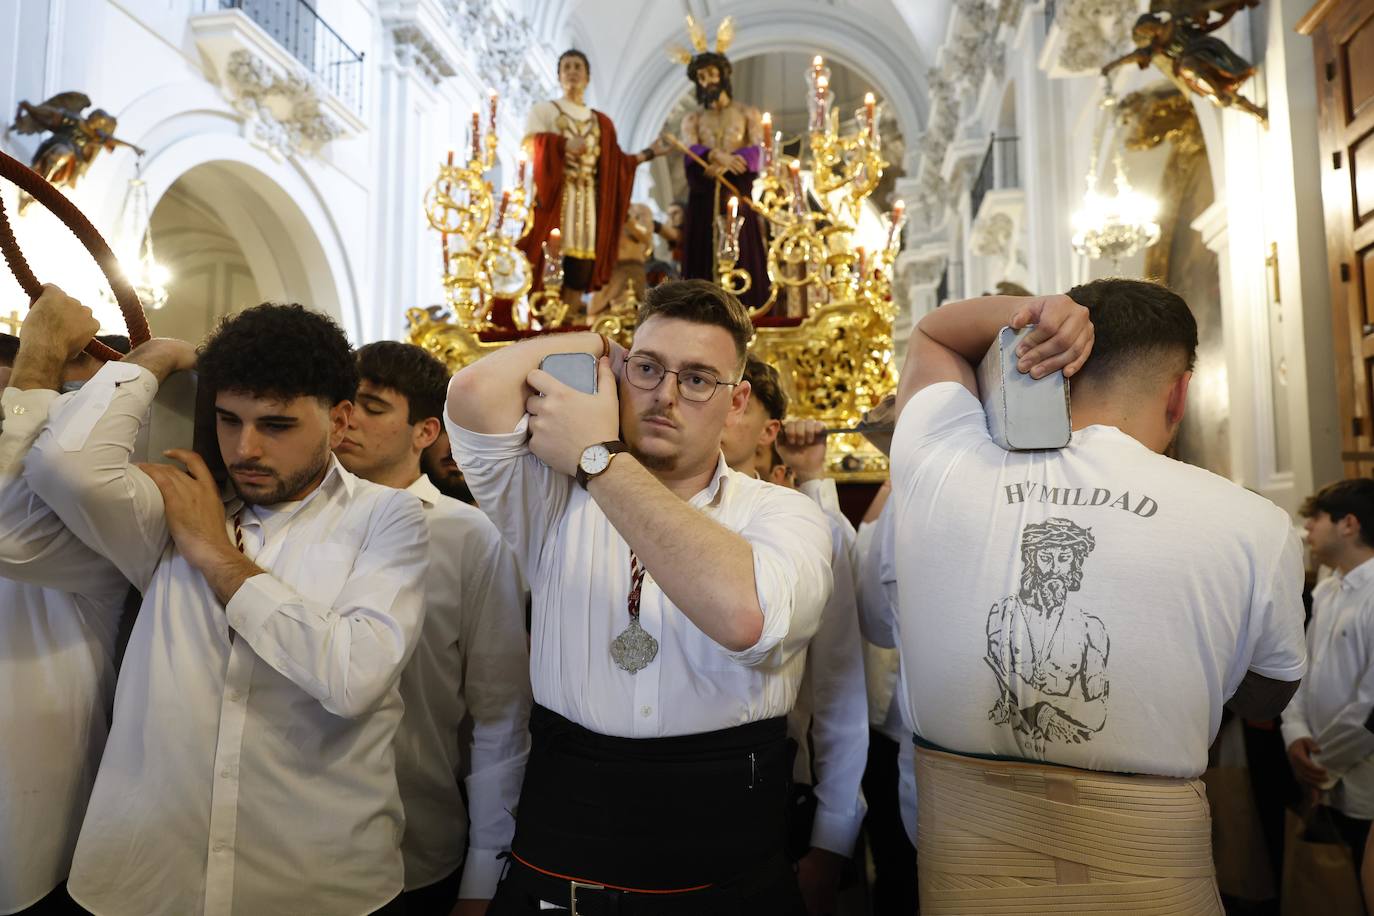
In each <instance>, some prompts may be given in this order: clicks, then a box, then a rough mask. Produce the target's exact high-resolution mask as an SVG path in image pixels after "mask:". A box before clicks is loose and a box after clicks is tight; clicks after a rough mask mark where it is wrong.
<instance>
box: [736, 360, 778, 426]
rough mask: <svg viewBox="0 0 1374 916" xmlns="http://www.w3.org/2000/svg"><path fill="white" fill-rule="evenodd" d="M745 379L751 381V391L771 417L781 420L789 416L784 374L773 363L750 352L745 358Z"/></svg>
mask: <svg viewBox="0 0 1374 916" xmlns="http://www.w3.org/2000/svg"><path fill="white" fill-rule="evenodd" d="M744 380H745V381H746V382H748V383H749V393H750V394H751V395H753V396H754V397H756V398H758V399H759V403H760V404H762V405H763V409H764V410H765V411H767V412H768V416H769V417H771V418H772V419H774V420H781V419H782V418H783V417H785V416H787V392H786V391H783V390H782V376H781V375H779V374H778V370H777V368H776V367H774V366H773V364H772V363H766V362H764V361H763V360H761V359H759V358H758V357H757V356H755V355H754V354H752V353H750V354H749V355H748V356H747V357H745V360H744Z"/></svg>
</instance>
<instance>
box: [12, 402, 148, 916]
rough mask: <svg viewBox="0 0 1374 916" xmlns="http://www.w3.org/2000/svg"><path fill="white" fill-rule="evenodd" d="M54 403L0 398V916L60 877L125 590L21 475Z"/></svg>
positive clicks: (90, 765)
mask: <svg viewBox="0 0 1374 916" xmlns="http://www.w3.org/2000/svg"><path fill="white" fill-rule="evenodd" d="M56 397H57V392H55V391H41V390H39V391H20V390H18V389H17V388H8V389H6V390H5V393H4V397H3V401H0V408H2V409H3V416H4V419H3V422H2V423H0V577H3V578H0V697H2V698H3V699H0V913H14V912H17V911H19V910H22V909H25V908H26V907H28V906H31V905H32V904H34V903H37V902H38V901H39V900H40V899H42V898H43V897H45V896H47V894H48V893H49V892H50V891H52V889H53V888H55V887H56V886H57V885H59V884H61V883H62V882H63V881H65V880H66V878H67V871H68V869H69V868H70V866H71V861H72V850H74V849H75V848H76V837H77V833H78V831H79V830H80V829H81V819H82V817H83V816H85V813H86V802H87V799H89V798H90V794H91V785H92V783H94V782H95V771H96V767H98V766H99V765H100V752H101V750H102V749H103V748H104V746H105V735H106V733H107V731H108V730H109V723H110V703H111V701H112V699H113V697H114V682H115V671H114V648H115V636H116V632H117V630H118V627H119V616H120V612H121V611H122V610H123V607H124V596H125V594H126V593H127V592H128V590H129V584H128V583H127V582H125V581H124V577H123V576H121V575H120V574H119V570H117V569H115V567H114V566H113V565H112V564H111V563H109V562H108V561H107V560H105V559H104V558H103V557H101V556H100V555H99V554H97V553H95V552H94V551H93V550H91V549H90V548H89V547H87V546H86V545H85V544H83V543H81V541H80V540H78V539H77V537H76V536H75V535H73V534H72V533H71V532H70V531H68V530H67V529H66V527H65V526H64V525H63V524H62V522H61V520H60V519H58V517H57V515H56V514H55V513H53V511H52V510H51V509H49V508H48V507H47V506H46V505H45V504H44V503H43V501H42V500H40V499H39V498H38V497H37V496H35V495H34V494H33V491H32V490H30V489H29V487H28V484H27V483H26V482H25V481H24V478H23V477H22V475H21V472H22V470H23V461H24V455H25V454H26V453H27V452H28V450H29V446H30V445H32V444H33V440H34V439H36V438H37V436H38V433H39V431H40V430H41V429H42V428H43V426H44V424H46V423H47V420H48V408H49V406H50V405H51V404H52V402H53V400H54V399H56Z"/></svg>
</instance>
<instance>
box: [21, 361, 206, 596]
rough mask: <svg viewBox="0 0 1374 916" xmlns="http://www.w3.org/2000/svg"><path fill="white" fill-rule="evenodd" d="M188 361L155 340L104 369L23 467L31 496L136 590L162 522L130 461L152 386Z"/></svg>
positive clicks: (150, 489) (158, 549) (161, 543)
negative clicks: (113, 567) (31, 491)
mask: <svg viewBox="0 0 1374 916" xmlns="http://www.w3.org/2000/svg"><path fill="white" fill-rule="evenodd" d="M194 362H195V350H194V349H192V348H191V346H190V344H186V343H183V342H182V341H176V340H155V341H149V342H148V343H146V344H144V345H143V346H141V347H139V348H137V349H136V350H135V351H134V352H133V353H130V354H129V356H128V357H126V358H125V359H124V360H123V361H122V362H117V363H107V364H106V365H105V366H104V367H103V368H102V369H101V370H100V371H99V372H97V373H96V374H95V376H94V377H93V378H92V379H91V380H90V381H88V382H87V383H86V384H85V385H84V386H83V387H82V389H81V390H80V391H79V392H77V393H76V395H75V396H74V397H73V398H72V399H71V400H70V401H68V402H66V403H65V404H63V405H62V407H61V410H59V411H58V412H57V413H56V414H55V415H54V416H52V417H51V418H50V421H49V425H48V429H47V430H46V431H45V432H44V433H43V434H42V435H41V436H39V438H38V441H37V443H36V444H35V445H34V449H33V456H32V457H31V458H30V459H29V461H28V462H27V463H26V464H25V471H24V474H25V480H26V481H27V482H28V484H29V485H30V486H31V487H32V488H33V490H34V492H35V493H36V494H37V495H38V496H39V497H40V498H41V499H42V500H43V501H44V502H45V503H47V504H48V505H49V506H50V507H51V508H52V509H53V511H55V512H56V513H57V515H58V517H59V518H61V520H62V521H63V523H64V524H65V525H66V526H67V528H68V529H70V530H71V531H72V532H73V533H74V534H75V535H76V536H77V537H79V538H80V539H81V540H82V541H83V542H85V543H86V544H87V545H88V546H89V547H90V548H91V549H92V550H94V551H95V552H96V553H98V554H100V555H101V556H103V557H107V558H108V559H109V560H110V561H111V562H112V563H114V564H115V566H117V567H118V568H119V570H120V571H121V572H122V573H123V574H124V576H125V578H127V579H128V580H129V581H130V582H131V583H133V585H134V586H135V587H137V588H139V589H142V588H144V587H145V586H146V585H147V583H148V579H149V578H150V577H151V576H152V572H153V569H154V568H156V566H157V562H158V559H159V558H160V557H161V555H162V551H163V548H164V547H166V544H167V522H166V518H165V516H164V512H163V502H162V497H161V495H160V494H159V493H158V490H157V487H156V486H155V485H154V484H153V482H152V480H150V479H149V478H148V476H147V475H146V474H145V473H143V472H142V471H140V470H139V469H138V468H137V467H136V466H134V465H133V464H131V463H130V460H129V458H130V455H131V454H132V452H133V449H134V441H135V439H137V437H138V432H139V427H140V426H141V425H142V422H143V418H144V416H145V415H146V414H147V412H148V409H149V407H150V406H151V405H152V402H153V397H154V396H155V395H156V394H157V388H158V384H159V382H160V381H161V380H162V379H165V378H166V377H167V376H168V375H170V374H171V373H172V372H174V371H177V370H180V369H189V368H190V367H191V366H192V365H193V364H194Z"/></svg>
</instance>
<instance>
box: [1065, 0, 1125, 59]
mask: <svg viewBox="0 0 1374 916" xmlns="http://www.w3.org/2000/svg"><path fill="white" fill-rule="evenodd" d="M1138 11H1139V4H1137V3H1136V0H1063V3H1062V4H1061V5H1060V6H1059V8H1058V11H1057V13H1056V15H1055V26H1056V27H1057V28H1058V29H1059V31H1060V41H1061V42H1062V43H1061V44H1060V47H1059V59H1058V67H1059V69H1060V70H1063V71H1066V72H1068V73H1081V72H1084V71H1092V70H1098V69H1100V68H1101V67H1102V65H1103V64H1105V63H1106V62H1107V61H1109V60H1111V59H1112V58H1113V57H1116V56H1117V55H1118V54H1122V53H1124V52H1126V51H1128V50H1130V48H1131V47H1132V46H1133V45H1132V43H1131V26H1132V24H1134V22H1135V19H1136V14H1137V13H1138Z"/></svg>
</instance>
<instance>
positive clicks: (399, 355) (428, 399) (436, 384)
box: [358, 340, 448, 423]
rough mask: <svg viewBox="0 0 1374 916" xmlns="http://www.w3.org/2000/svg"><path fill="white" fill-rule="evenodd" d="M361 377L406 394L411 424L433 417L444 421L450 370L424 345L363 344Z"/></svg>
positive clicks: (360, 360) (359, 355)
mask: <svg viewBox="0 0 1374 916" xmlns="http://www.w3.org/2000/svg"><path fill="white" fill-rule="evenodd" d="M358 376H359V379H360V380H362V379H366V380H367V381H369V382H371V383H372V384H374V385H378V386H380V387H382V388H390V389H391V390H392V391H395V392H398V393H400V394H403V395H405V399H406V403H407V404H408V405H409V407H408V410H409V414H408V415H407V417H406V422H407V423H421V422H424V421H425V420H428V419H429V418H430V417H436V418H438V419H439V420H440V421H441V422H442V421H443V417H444V399H445V396H446V395H447V393H448V369H446V368H444V364H443V363H441V362H439V360H437V359H435V358H434V357H433V356H431V355H430V354H429V353H428V352H427V351H426V350H424V349H422V348H421V347H417V346H415V344H408V343H401V342H400V341H396V340H379V341H377V342H376V343H370V344H367V345H366V346H363V347H359V348H358Z"/></svg>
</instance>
